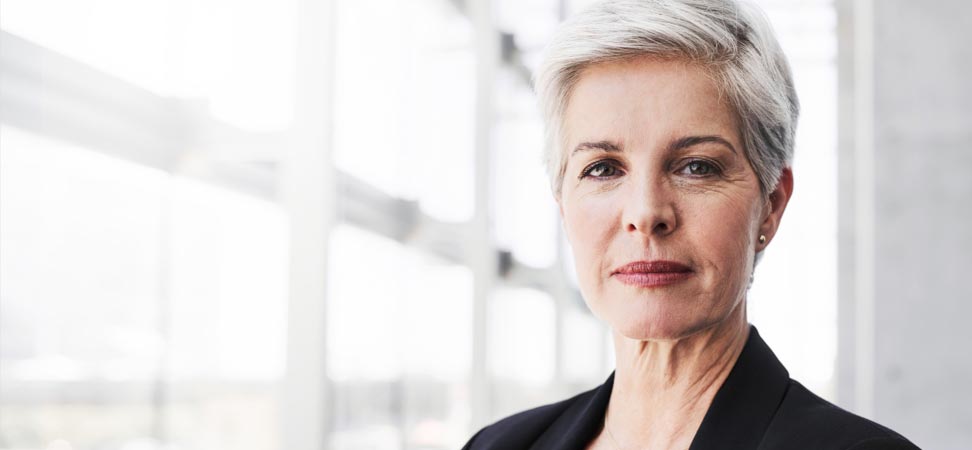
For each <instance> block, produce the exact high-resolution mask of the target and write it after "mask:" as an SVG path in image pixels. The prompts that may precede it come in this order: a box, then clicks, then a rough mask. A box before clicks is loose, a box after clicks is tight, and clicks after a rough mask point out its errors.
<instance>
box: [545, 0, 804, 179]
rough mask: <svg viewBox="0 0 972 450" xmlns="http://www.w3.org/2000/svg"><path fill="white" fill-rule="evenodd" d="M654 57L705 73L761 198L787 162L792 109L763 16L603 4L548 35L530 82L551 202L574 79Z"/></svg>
mask: <svg viewBox="0 0 972 450" xmlns="http://www.w3.org/2000/svg"><path fill="white" fill-rule="evenodd" d="M638 57H658V58H666V59H682V60H687V61H691V62H693V63H696V64H699V65H700V66H701V67H703V68H705V70H708V71H709V72H710V73H711V74H712V75H713V77H714V79H715V80H716V81H717V83H719V85H720V86H719V87H720V89H721V91H722V92H723V93H724V94H725V95H727V98H728V100H729V101H730V104H731V105H732V107H733V108H734V109H735V112H736V113H737V115H738V116H739V119H740V130H739V132H740V135H741V137H742V140H743V145H744V147H745V154H746V157H747V158H748V160H749V163H750V164H751V165H752V167H753V170H754V171H755V172H756V176H757V177H758V178H759V183H760V188H761V189H762V191H763V192H764V193H768V192H771V191H772V190H773V189H775V187H776V184H777V182H778V181H779V177H780V174H781V173H782V171H783V169H784V168H786V167H787V166H789V165H790V163H791V162H792V159H793V144H794V134H795V130H796V123H797V116H798V115H799V110H800V106H799V101H798V100H797V96H796V91H795V90H794V87H793V78H792V76H791V74H790V67H789V64H788V63H787V60H786V56H785V55H783V51H782V50H781V49H780V46H779V43H778V42H777V41H776V37H775V36H774V34H773V30H772V28H771V27H770V25H769V22H768V21H767V19H766V17H765V16H764V15H763V13H762V12H761V11H760V10H759V9H758V8H757V7H755V6H754V5H751V4H747V3H742V2H737V1H734V0H605V1H600V2H598V3H595V4H594V5H592V6H591V7H589V8H587V9H585V10H583V11H581V12H580V13H578V14H576V15H574V16H572V17H571V18H569V19H568V20H567V21H566V22H564V23H563V24H562V25H561V26H560V28H559V29H558V30H557V32H556V34H555V35H554V37H553V40H552V41H551V42H550V43H549V44H548V46H547V48H546V49H545V51H544V55H543V59H542V62H541V63H540V66H539V69H538V71H537V72H536V76H535V77H534V87H535V89H536V92H537V95H538V97H539V102H540V109H541V111H542V113H543V116H544V125H545V128H546V149H545V152H544V159H545V163H546V166H547V172H548V173H549V174H550V181H551V187H552V188H553V191H554V194H555V195H556V196H557V197H558V198H559V196H560V189H561V185H562V184H563V179H564V171H565V169H566V163H567V155H566V149H565V148H564V147H565V145H566V142H565V140H564V136H565V134H564V123H563V122H564V112H565V111H566V109H567V104H568V102H569V101H570V94H571V90H572V88H573V86H574V85H575V84H576V83H577V81H578V79H579V78H580V75H581V73H582V72H583V70H584V69H585V68H586V67H588V66H590V65H592V64H596V63H598V62H604V61H614V60H621V59H630V58H638Z"/></svg>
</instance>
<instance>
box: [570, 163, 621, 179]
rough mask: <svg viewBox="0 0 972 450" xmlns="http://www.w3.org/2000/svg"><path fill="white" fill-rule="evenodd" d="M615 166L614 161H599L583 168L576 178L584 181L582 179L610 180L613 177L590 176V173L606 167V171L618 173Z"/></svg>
mask: <svg viewBox="0 0 972 450" xmlns="http://www.w3.org/2000/svg"><path fill="white" fill-rule="evenodd" d="M617 164H618V163H617V162H616V161H613V160H609V159H602V160H600V161H594V162H593V163H591V164H590V165H588V166H587V167H585V168H584V170H582V171H581V174H580V176H579V177H577V178H578V179H584V178H587V177H593V178H597V179H605V178H611V177H612V176H613V175H591V172H593V171H594V170H595V169H597V168H598V167H606V168H608V169H612V170H615V171H620V170H621V169H620V168H618V166H617Z"/></svg>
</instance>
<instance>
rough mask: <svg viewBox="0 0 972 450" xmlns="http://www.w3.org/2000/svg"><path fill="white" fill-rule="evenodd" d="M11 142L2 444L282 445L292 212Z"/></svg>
mask: <svg viewBox="0 0 972 450" xmlns="http://www.w3.org/2000/svg"><path fill="white" fill-rule="evenodd" d="M0 147H2V149H3V151H2V152H0V158H2V160H0V183H2V185H0V242H2V244H0V278H2V279H3V283H2V284H0V308H2V314H0V321H2V323H0V342H2V347H0V365H2V367H3V370H2V371H0V397H2V399H3V402H2V404H0V408H2V410H0V425H2V426H0V441H2V442H4V445H10V446H11V447H9V448H135V447H138V448H156V447H159V446H163V445H172V446H177V447H180V448H213V449H219V448H245V449H261V450H262V449H273V448H278V446H279V441H280V439H279V436H278V435H277V432H278V430H277V424H278V423H279V418H278V407H277V401H278V400H277V391H278V386H277V383H278V381H279V379H280V378H281V377H282V375H283V362H284V350H285V347H284V345H285V341H284V339H285V322H284V319H285V312H286V302H285V299H286V297H285V294H286V284H285V283H286V272H285V270H286V267H287V266H286V259H287V258H286V245H287V236H286V221H285V220H284V216H283V215H282V213H281V211H280V210H279V208H277V207H276V206H275V205H273V204H271V203H269V202H266V201H264V200H259V199H255V198H253V197H250V196H246V195H242V194H238V193H234V192H231V191H227V190H225V189H221V188H216V187H213V186H210V185H207V184H202V183H199V182H195V181H190V180H186V179H181V178H176V177H172V176H171V175H169V174H167V173H165V172H161V171H158V170H154V169H149V168H146V167H144V166H140V165H137V164H132V163H129V162H126V161H121V160H117V159H113V158H110V157H107V156H104V155H102V154H99V153H97V152H92V151H89V150H87V149H83V148H78V147H73V146H70V145H68V144H65V143H63V142H59V141H54V140H49V139H43V138H40V137H37V136H34V135H31V134H29V133H26V132H22V131H20V130H17V129H15V128H10V127H2V128H0ZM51 446H54V447H51ZM58 446H59V447H58Z"/></svg>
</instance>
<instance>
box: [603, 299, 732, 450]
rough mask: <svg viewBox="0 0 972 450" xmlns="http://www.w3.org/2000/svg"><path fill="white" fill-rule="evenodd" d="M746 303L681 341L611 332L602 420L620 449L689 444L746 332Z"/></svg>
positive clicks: (726, 373)
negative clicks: (610, 370)
mask: <svg viewBox="0 0 972 450" xmlns="http://www.w3.org/2000/svg"><path fill="white" fill-rule="evenodd" d="M745 305H746V303H745V301H743V302H740V305H739V306H737V308H736V309H735V310H733V312H732V313H730V315H729V316H728V317H727V318H726V319H725V320H723V321H721V322H720V323H718V324H716V325H714V326H712V327H709V328H707V329H704V330H701V331H698V332H696V333H693V334H692V335H690V336H686V337H683V338H679V339H674V340H647V341H642V340H634V339H629V338H627V337H624V336H622V335H620V334H619V333H617V332H615V333H614V349H615V357H616V360H617V369H616V371H615V375H614V387H613V389H612V391H611V399H610V401H609V403H608V409H607V413H606V415H605V419H604V420H605V426H606V427H608V428H609V429H610V431H611V434H613V435H614V436H615V437H616V439H617V441H618V442H619V443H620V444H621V445H622V446H623V447H624V448H632V449H633V448H638V449H644V448H649V449H652V448H665V449H670V448H682V449H687V448H688V447H689V445H690V444H691V442H692V439H693V438H694V437H695V432H696V431H697V430H698V428H699V425H700V424H701V423H702V419H703V418H704V417H705V413H706V411H708V409H709V405H710V404H711V403H712V399H713V397H715V394H716V392H717V391H718V390H719V387H721V386H722V383H723V382H724V381H725V379H726V377H728V376H729V372H730V371H731V370H732V367H733V365H735V363H736V359H738V357H739V354H740V353H741V352H742V348H743V346H744V345H745V343H746V338H747V337H748V336H749V326H748V324H747V321H746V312H745V311H746V306H745Z"/></svg>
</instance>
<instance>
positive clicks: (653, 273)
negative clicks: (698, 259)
mask: <svg viewBox="0 0 972 450" xmlns="http://www.w3.org/2000/svg"><path fill="white" fill-rule="evenodd" d="M693 274H694V272H693V271H692V268H691V267H689V266H686V265H685V264H682V263H679V262H675V261H664V260H657V261H635V262H632V263H630V264H625V265H624V266H621V267H619V268H617V269H615V271H614V273H612V274H611V275H612V276H613V277H614V278H617V279H618V281H620V282H622V283H624V284H628V285H632V286H637V287H660V286H668V285H672V284H675V283H679V282H682V281H685V280H687V279H688V278H690V277H692V275H693Z"/></svg>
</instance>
